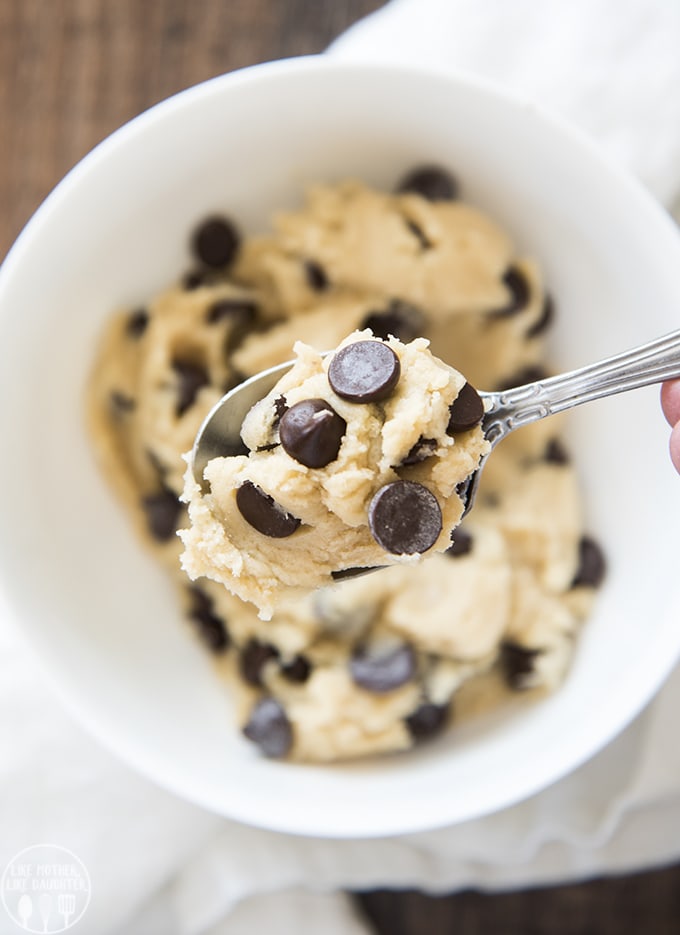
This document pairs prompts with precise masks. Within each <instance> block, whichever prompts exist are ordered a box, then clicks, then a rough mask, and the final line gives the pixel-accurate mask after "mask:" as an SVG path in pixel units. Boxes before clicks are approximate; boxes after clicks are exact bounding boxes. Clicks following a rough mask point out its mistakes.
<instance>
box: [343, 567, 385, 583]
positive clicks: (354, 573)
mask: <svg viewBox="0 0 680 935" xmlns="http://www.w3.org/2000/svg"><path fill="white" fill-rule="evenodd" d="M383 567H384V566H383V565H374V566H372V567H366V568H359V567H353V568H340V569H338V571H332V572H331V578H332V579H333V581H344V580H345V578H359V577H361V575H367V574H368V573H369V572H371V571H378V569H379V568H383Z"/></svg>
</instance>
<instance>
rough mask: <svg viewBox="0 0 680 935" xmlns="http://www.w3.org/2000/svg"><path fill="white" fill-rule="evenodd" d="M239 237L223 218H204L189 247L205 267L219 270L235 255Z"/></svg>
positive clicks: (232, 226)
mask: <svg viewBox="0 0 680 935" xmlns="http://www.w3.org/2000/svg"><path fill="white" fill-rule="evenodd" d="M239 243H240V237H239V234H238V231H237V230H236V227H235V226H234V224H233V223H232V222H231V221H230V220H229V219H228V218H225V217H217V216H215V217H210V218H206V220H205V221H203V222H202V223H201V224H199V226H198V227H197V228H196V230H195V231H194V233H193V236H192V239H191V247H192V250H193V252H194V255H195V256H196V257H197V258H198V259H199V260H200V261H201V263H203V264H204V265H205V266H209V267H210V268H211V269H220V268H221V267H224V266H228V265H229V264H230V263H231V261H232V260H233V259H234V257H235V255H236V251H237V250H238V247H239Z"/></svg>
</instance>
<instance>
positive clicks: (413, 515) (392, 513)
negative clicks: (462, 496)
mask: <svg viewBox="0 0 680 935" xmlns="http://www.w3.org/2000/svg"><path fill="white" fill-rule="evenodd" d="M368 526H369V528H370V530H371V534H372V535H373V538H374V539H375V540H376V542H377V543H378V545H379V546H381V548H383V549H385V551H386V552H390V553H392V554H393V555H414V554H416V553H418V554H420V553H422V552H427V550H428V549H431V548H432V546H433V545H434V544H435V542H436V541H437V539H438V538H439V533H440V532H441V531H442V512H441V510H440V508H439V503H438V502H437V498H436V497H435V495H434V494H433V493H432V492H431V491H430V490H428V489H427V487H423V485H422V484H417V483H416V482H415V481H410V480H397V481H393V483H391V484H386V485H385V486H384V487H381V488H380V490H379V491H378V492H377V493H376V494H375V496H374V497H373V499H372V500H371V503H370V506H369V508H368Z"/></svg>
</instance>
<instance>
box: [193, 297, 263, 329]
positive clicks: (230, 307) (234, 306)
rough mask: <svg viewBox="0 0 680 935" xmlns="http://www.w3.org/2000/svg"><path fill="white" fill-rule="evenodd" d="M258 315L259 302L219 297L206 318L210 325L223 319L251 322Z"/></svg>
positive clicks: (209, 309)
mask: <svg viewBox="0 0 680 935" xmlns="http://www.w3.org/2000/svg"><path fill="white" fill-rule="evenodd" d="M256 317H257V303H256V302H252V301H251V300H250V299H219V300H218V301H217V302H213V304H212V305H211V306H210V307H209V308H208V311H207V312H206V315H205V320H206V322H207V323H208V324H209V325H216V324H219V323H221V322H223V321H232V320H233V321H238V322H239V323H240V322H245V323H248V324H251V323H252V322H254V321H255V318H256Z"/></svg>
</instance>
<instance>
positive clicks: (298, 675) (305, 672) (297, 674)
mask: <svg viewBox="0 0 680 935" xmlns="http://www.w3.org/2000/svg"><path fill="white" fill-rule="evenodd" d="M311 672H312V666H311V664H310V662H309V659H307V657H306V656H296V657H295V659H293V661H292V662H288V663H286V665H283V666H281V675H283V676H284V678H287V679H288V681H289V682H295V684H296V685H302V684H303V683H304V682H306V681H307V679H308V678H309V676H310V674H311Z"/></svg>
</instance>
